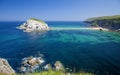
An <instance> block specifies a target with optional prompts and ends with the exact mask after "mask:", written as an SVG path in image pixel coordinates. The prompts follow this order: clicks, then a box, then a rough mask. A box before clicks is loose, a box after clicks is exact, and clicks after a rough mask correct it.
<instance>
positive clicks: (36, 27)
mask: <svg viewBox="0 0 120 75" xmlns="http://www.w3.org/2000/svg"><path fill="white" fill-rule="evenodd" d="M17 28H18V29H22V30H23V31H24V32H32V31H47V30H49V27H48V25H47V24H46V23H45V22H44V21H42V20H39V19H35V18H30V19H28V20H27V22H25V23H23V24H22V25H20V26H19V27H17Z"/></svg>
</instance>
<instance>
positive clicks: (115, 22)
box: [85, 15, 120, 30]
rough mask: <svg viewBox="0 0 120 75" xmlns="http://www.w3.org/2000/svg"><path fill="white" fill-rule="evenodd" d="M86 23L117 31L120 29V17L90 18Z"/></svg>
mask: <svg viewBox="0 0 120 75" xmlns="http://www.w3.org/2000/svg"><path fill="white" fill-rule="evenodd" d="M85 23H89V24H90V25H91V26H93V27H96V26H100V27H104V28H109V29H112V30H116V29H120V15H114V16H103V17H94V18H89V19H87V20H86V21H85Z"/></svg>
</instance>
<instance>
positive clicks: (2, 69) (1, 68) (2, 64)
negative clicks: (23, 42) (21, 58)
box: [0, 58, 15, 75]
mask: <svg viewBox="0 0 120 75" xmlns="http://www.w3.org/2000/svg"><path fill="white" fill-rule="evenodd" d="M0 74H4V75H11V74H15V71H14V70H13V69H12V67H11V66H10V65H9V63H8V61H7V60H6V59H3V58H0Z"/></svg>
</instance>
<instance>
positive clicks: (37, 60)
mask: <svg viewBox="0 0 120 75" xmlns="http://www.w3.org/2000/svg"><path fill="white" fill-rule="evenodd" d="M44 62H45V61H44V60H43V59H42V58H41V57H32V56H31V57H27V58H23V59H22V65H21V67H20V72H23V73H29V72H33V71H34V70H35V69H37V68H39V66H40V65H41V64H43V63H44Z"/></svg>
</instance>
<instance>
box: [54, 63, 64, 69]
mask: <svg viewBox="0 0 120 75" xmlns="http://www.w3.org/2000/svg"><path fill="white" fill-rule="evenodd" d="M54 65H55V70H57V71H64V70H65V68H64V66H63V64H62V63H61V62H60V61H56V62H55V64H54Z"/></svg>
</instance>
